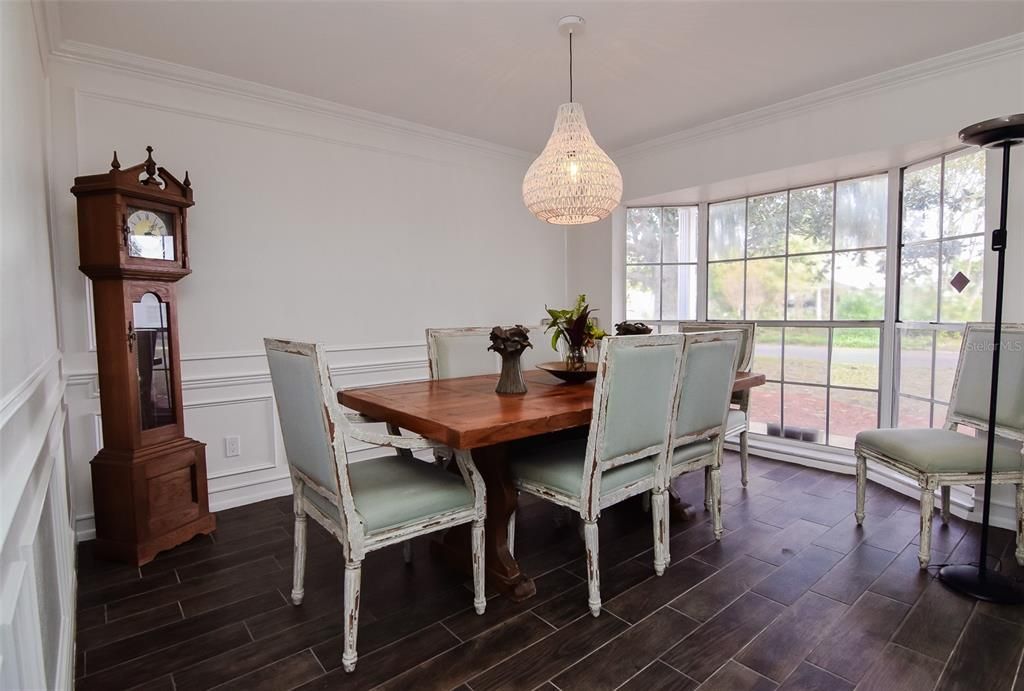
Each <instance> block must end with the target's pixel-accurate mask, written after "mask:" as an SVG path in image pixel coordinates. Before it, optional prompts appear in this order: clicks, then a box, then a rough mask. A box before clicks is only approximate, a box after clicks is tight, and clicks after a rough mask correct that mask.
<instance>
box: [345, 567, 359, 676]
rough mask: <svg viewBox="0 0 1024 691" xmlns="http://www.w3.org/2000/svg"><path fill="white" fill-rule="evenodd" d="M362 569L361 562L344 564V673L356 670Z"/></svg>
mask: <svg viewBox="0 0 1024 691" xmlns="http://www.w3.org/2000/svg"><path fill="white" fill-rule="evenodd" d="M362 569H363V562H361V561H346V562H345V648H344V650H343V651H342V654H341V664H342V666H343V667H344V668H345V671H346V672H353V671H355V669H356V657H357V656H356V637H357V636H358V634H359V581H360V576H361V573H362Z"/></svg>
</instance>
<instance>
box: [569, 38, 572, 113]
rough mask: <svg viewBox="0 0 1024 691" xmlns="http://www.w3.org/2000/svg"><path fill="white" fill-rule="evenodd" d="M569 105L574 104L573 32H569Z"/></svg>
mask: <svg viewBox="0 0 1024 691" xmlns="http://www.w3.org/2000/svg"><path fill="white" fill-rule="evenodd" d="M569 103H572V32H571V31H570V32H569Z"/></svg>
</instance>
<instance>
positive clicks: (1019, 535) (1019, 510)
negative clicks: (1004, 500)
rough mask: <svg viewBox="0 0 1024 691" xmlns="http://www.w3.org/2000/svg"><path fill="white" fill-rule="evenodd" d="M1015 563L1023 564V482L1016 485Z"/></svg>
mask: <svg viewBox="0 0 1024 691" xmlns="http://www.w3.org/2000/svg"><path fill="white" fill-rule="evenodd" d="M1014 556H1016V557H1017V564H1019V565H1020V566H1024V483H1020V484H1018V485H1017V551H1016V552H1014Z"/></svg>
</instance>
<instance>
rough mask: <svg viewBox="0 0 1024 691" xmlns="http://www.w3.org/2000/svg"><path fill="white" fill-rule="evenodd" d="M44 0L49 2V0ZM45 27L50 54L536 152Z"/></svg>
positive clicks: (474, 145) (391, 129)
mask: <svg viewBox="0 0 1024 691" xmlns="http://www.w3.org/2000/svg"><path fill="white" fill-rule="evenodd" d="M44 4H45V5H47V6H49V5H50V4H51V3H44ZM50 14H52V13H51V12H50V10H49V9H48V8H47V16H48V18H49V15H50ZM48 27H49V28H48V30H49V31H50V32H51V33H50V36H49V42H50V46H51V48H50V58H51V59H56V60H61V61H64V62H70V63H78V64H86V65H97V66H100V67H105V68H108V69H112V70H116V71H119V72H125V73H130V74H135V75H141V76H144V77H147V78H150V79H160V80H163V81H166V82H170V83H175V84H180V85H185V86H189V87H193V88H197V89H202V90H204V91H209V92H211V93H215V94H220V95H227V96H234V97H237V98H246V99H249V100H252V101H258V102H261V103H268V104H271V105H276V106H283V107H285V108H289V109H291V110H295V111H299V112H304V113H312V114H315V115H321V116H326V117H329V118H334V119H336V120H342V121H345V122H349V123H352V124H355V125H359V126H362V127H368V128H372V129H375V130H378V131H381V132H385V133H388V134H396V133H397V134H404V135H411V136H415V137H419V138H421V139H425V140H429V141H433V142H437V143H441V144H446V145H453V146H458V147H461V148H465V149H471V150H474V151H480V152H483V153H486V154H490V155H495V156H499V157H503V158H511V159H514V160H521V161H529V160H532V159H533V158H534V156H536V154H535V153H534V152H529V151H524V150H522V149H516V148H513V147H509V146H502V145H500V144H494V143H492V142H488V141H485V140H483V139H477V138H474V137H467V136H465V135H461V134H456V133H454V132H449V131H447V130H442V129H438V128H435V127H429V126H427V125H421V124H419V123H415V122H411V121H409V120H403V119H401V118H396V117H392V116H390V115H383V114H380V113H374V112H372V111H368V110H362V109H360V108H353V107H351V106H346V105H342V104H340V103H335V102H334V101H328V100H326V99H322V98H316V97H315V96H307V95H304V94H299V93H296V92H294V91H288V90H287V89H280V88H277V87H274V86H268V85H265V84H259V83H257V82H252V81H248V80H246V79H239V78H237V77H231V76H228V75H224V74H219V73H217V72H211V71H209V70H203V69H199V68H195V67H188V66H186V65H179V64H177V63H173V62H168V61H165V60H158V59H155V58H149V57H145V56H142V55H137V54H135V53H128V52H125V51H121V50H115V49H113V48H105V47H103V46H97V45H94V44H91V43H82V42H80V41H73V40H61V41H60V42H59V43H58V42H54V40H53V39H54V35H53V33H52V32H53V31H57V32H58V35H59V17H57V19H56V28H54V26H53V22H48Z"/></svg>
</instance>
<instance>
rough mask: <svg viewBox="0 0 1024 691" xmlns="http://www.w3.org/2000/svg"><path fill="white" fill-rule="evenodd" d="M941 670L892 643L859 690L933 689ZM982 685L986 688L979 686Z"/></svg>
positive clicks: (924, 657) (859, 686)
mask: <svg viewBox="0 0 1024 691" xmlns="http://www.w3.org/2000/svg"><path fill="white" fill-rule="evenodd" d="M941 673H942V663H941V662H939V661H938V660H933V659H932V658H930V657H928V656H927V655H922V654H921V653H915V652H914V651H913V650H907V649H906V648H903V647H901V646H898V645H895V644H893V643H890V644H889V645H887V646H886V647H885V650H884V651H882V654H881V656H880V657H879V658H878V661H877V662H875V664H874V666H872V668H871V670H870V671H869V672H868V673H867V675H866V676H865V677H864V678H863V679H862V680H861V682H860V683H859V684H857V689H858V691H917V690H918V689H932V688H934V687H935V682H936V681H938V680H939V675H940V674H941ZM979 688H983V687H979Z"/></svg>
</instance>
